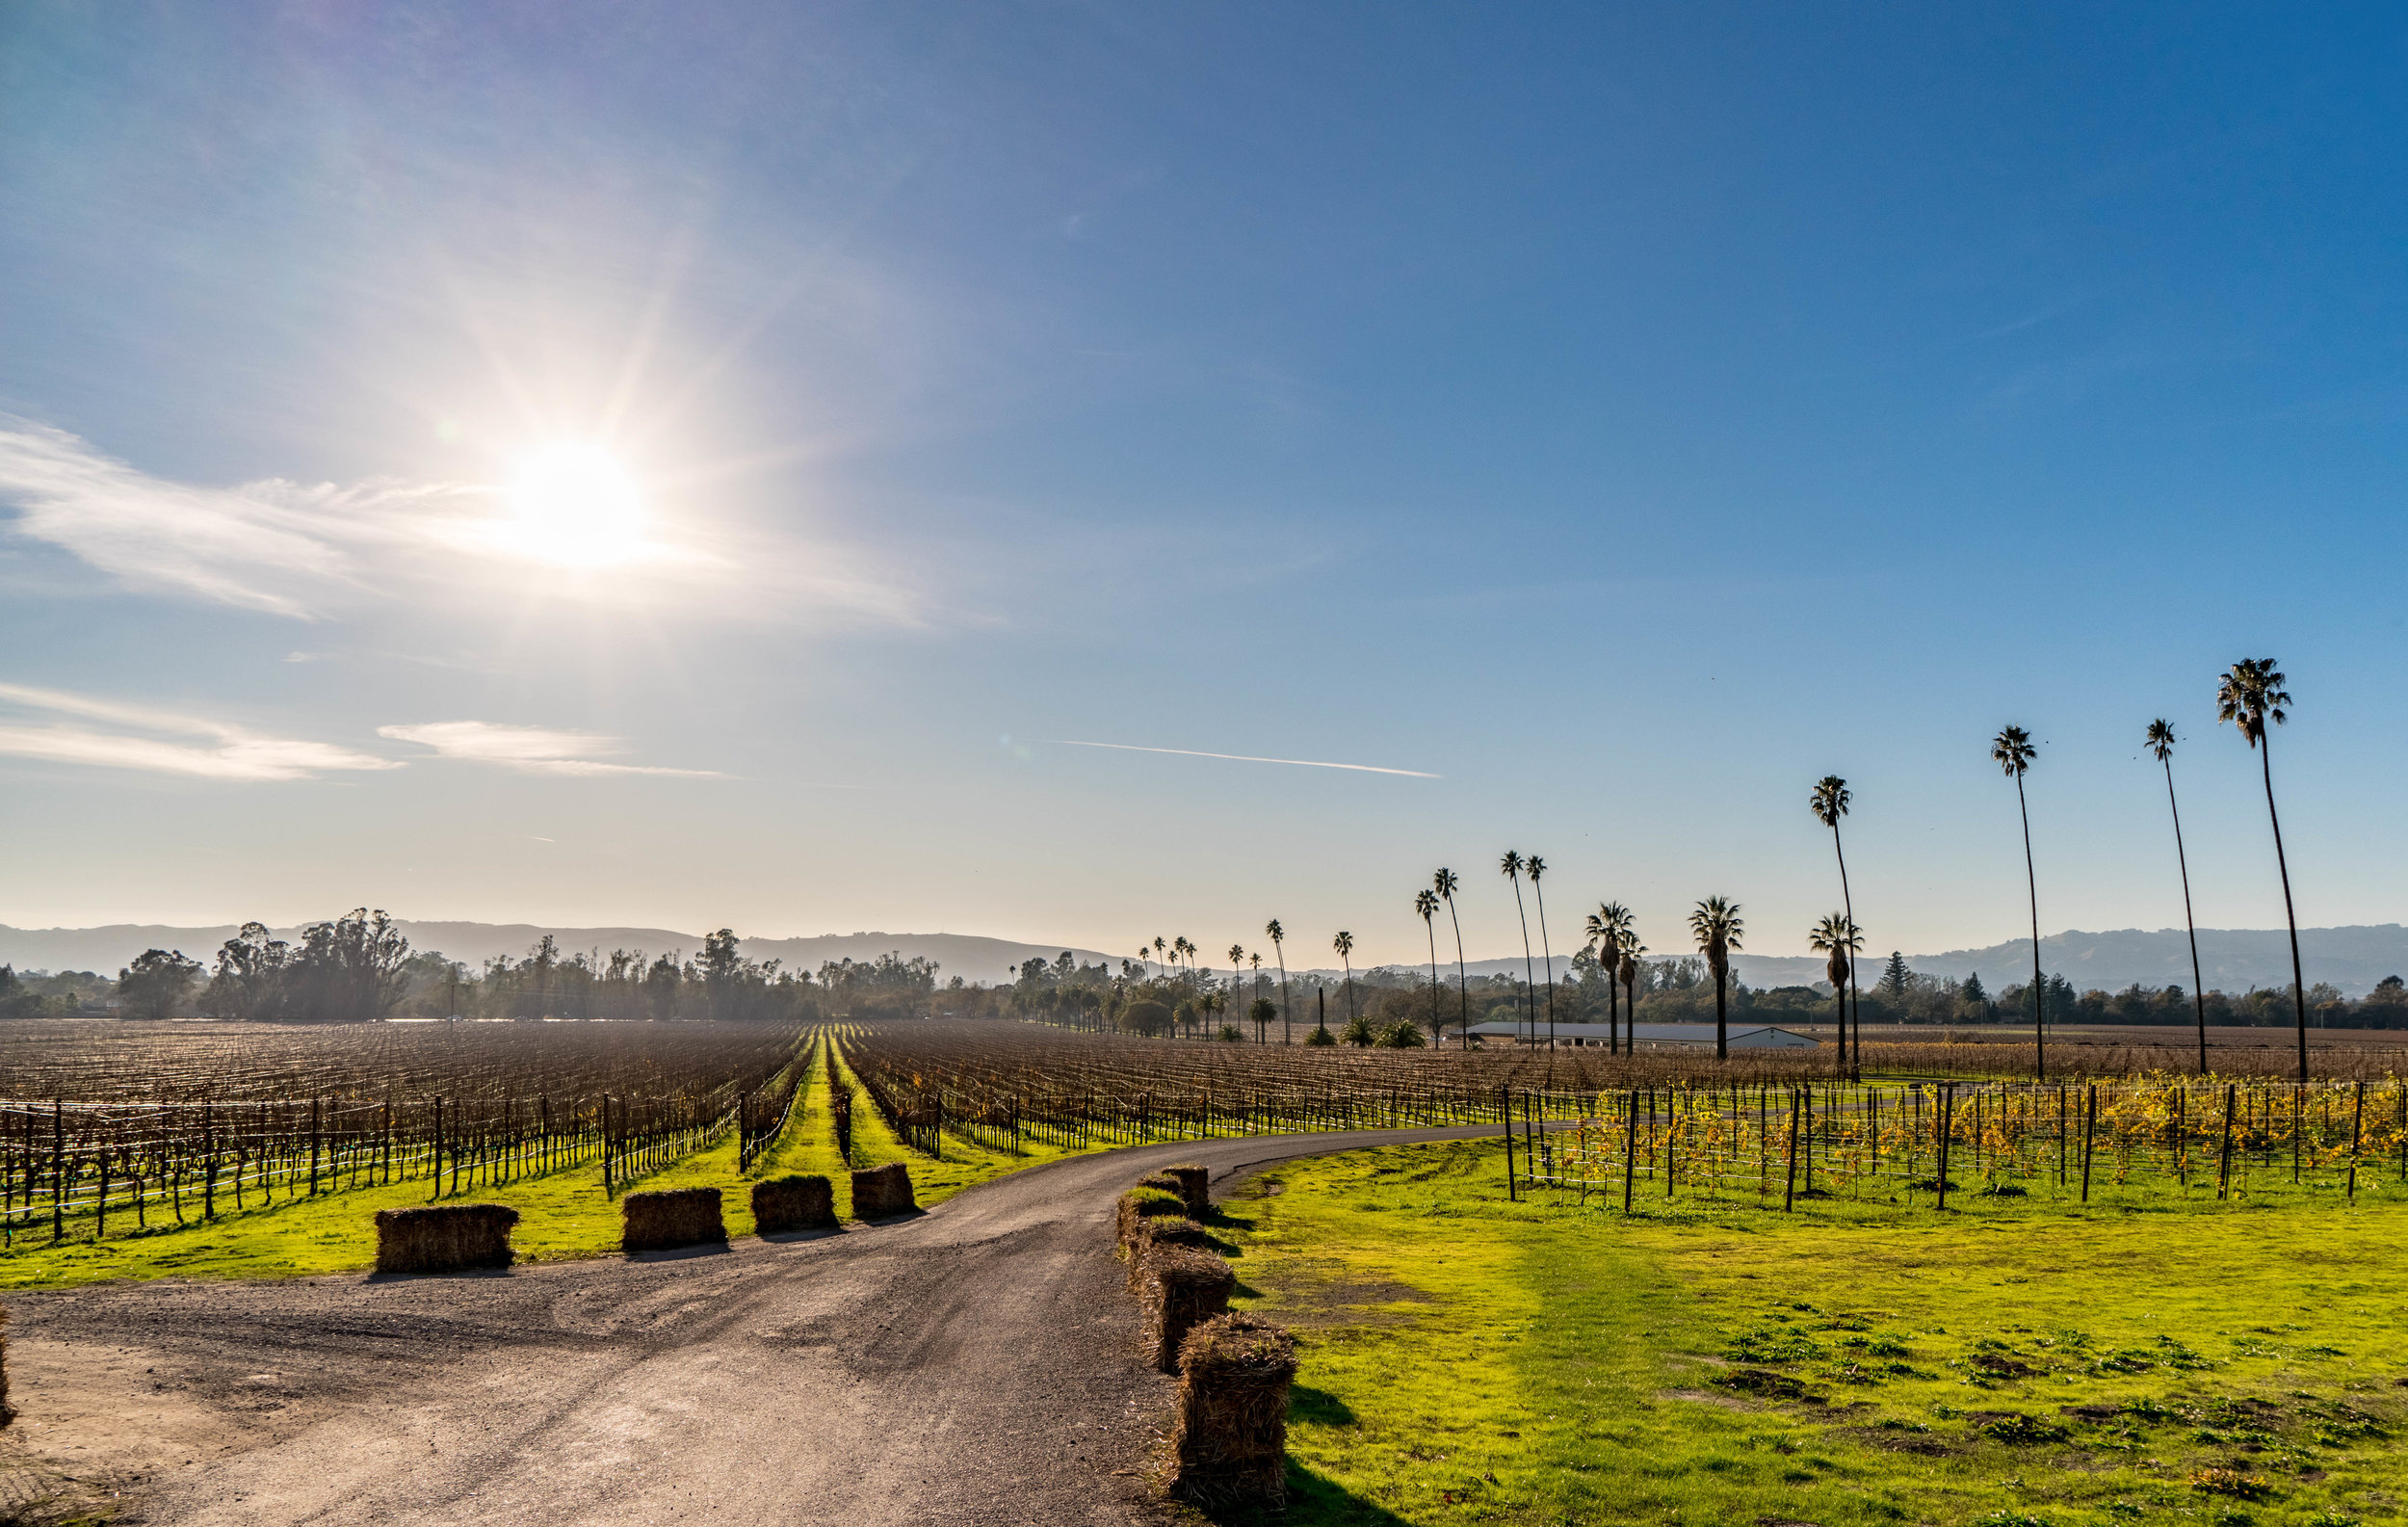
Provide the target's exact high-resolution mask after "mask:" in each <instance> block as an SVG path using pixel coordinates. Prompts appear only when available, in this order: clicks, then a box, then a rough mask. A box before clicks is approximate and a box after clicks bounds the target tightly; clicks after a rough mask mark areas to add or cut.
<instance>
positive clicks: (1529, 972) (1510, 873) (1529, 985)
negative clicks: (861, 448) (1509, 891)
mask: <svg viewBox="0 0 2408 1527" xmlns="http://www.w3.org/2000/svg"><path fill="white" fill-rule="evenodd" d="M1497 872H1498V873H1499V874H1501V875H1503V876H1504V877H1505V879H1506V880H1509V881H1511V882H1513V909H1514V911H1515V912H1516V913H1518V914H1519V915H1520V916H1521V919H1522V987H1523V990H1524V994H1525V995H1526V996H1527V997H1528V998H1529V999H1530V1000H1529V1001H1528V1002H1527V1003H1526V1004H1525V1006H1526V1007H1527V1008H1528V1009H1529V1012H1530V1035H1531V1043H1532V1044H1536V1043H1537V1042H1538V1002H1537V997H1538V969H1537V967H1536V966H1535V965H1533V964H1532V963H1531V914H1530V913H1528V912H1526V911H1523V910H1522V856H1521V855H1519V854H1516V853H1514V852H1513V850H1511V849H1507V850H1505V857H1504V858H1501V859H1499V860H1498V861H1497Z"/></svg>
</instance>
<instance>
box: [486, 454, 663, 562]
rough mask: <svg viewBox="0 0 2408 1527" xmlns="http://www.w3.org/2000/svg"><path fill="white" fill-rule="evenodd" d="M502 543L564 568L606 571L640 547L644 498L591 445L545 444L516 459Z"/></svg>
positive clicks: (630, 476) (628, 477)
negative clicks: (503, 541) (589, 568)
mask: <svg viewBox="0 0 2408 1527" xmlns="http://www.w3.org/2000/svg"><path fill="white" fill-rule="evenodd" d="M643 528H644V512H643V496H642V494H641V492H640V491H639V490H638V488H637V485H636V479H635V477H634V475H633V474H632V473H630V472H629V471H628V470H627V468H626V467H624V466H622V465H621V464H620V463H619V461H618V460H617V459H616V458H615V457H614V456H612V455H611V454H610V453H609V452H608V451H604V450H602V449H600V448H598V447H596V446H591V445H586V444H580V443H574V442H564V443H562V444H558V445H548V446H545V447H544V448H543V449H542V450H540V451H537V452H536V453H535V454H534V455H533V456H530V457H528V458H527V459H526V461H523V462H521V463H520V465H519V468H518V477H517V480H516V481H515V482H513V483H512V484H511V485H510V519H509V520H508V521H507V522H506V523H505V525H504V526H503V535H504V538H505V539H506V540H508V541H509V542H510V545H511V546H512V547H513V548H515V549H516V550H517V551H519V552H520V553H522V554H523V555H526V556H529V557H533V558H536V559H537V560H538V561H542V562H549V563H557V564H559V565H560V566H567V567H608V566H613V565H615V564H617V563H623V562H627V561H629V560H631V559H632V558H634V557H635V556H636V555H637V554H638V553H640V552H641V550H642V549H643Z"/></svg>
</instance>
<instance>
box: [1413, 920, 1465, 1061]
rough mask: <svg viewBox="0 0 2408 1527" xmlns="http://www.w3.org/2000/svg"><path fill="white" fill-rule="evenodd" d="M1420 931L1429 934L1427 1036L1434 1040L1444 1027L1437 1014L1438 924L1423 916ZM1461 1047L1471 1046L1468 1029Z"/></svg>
mask: <svg viewBox="0 0 2408 1527" xmlns="http://www.w3.org/2000/svg"><path fill="white" fill-rule="evenodd" d="M1422 932H1424V933H1426V934H1427V935H1429V1037H1430V1039H1431V1040H1433V1041H1435V1040H1437V1039H1438V1036H1439V1034H1440V1033H1441V1032H1442V1030H1443V1029H1444V1027H1445V1024H1444V1021H1443V1020H1442V1019H1440V1017H1439V1016H1438V925H1437V924H1436V923H1433V922H1431V921H1430V920H1429V919H1428V918H1426V917H1425V918H1423V919H1422ZM1463 1047H1464V1048H1465V1049H1470V1048H1471V1047H1472V1036H1471V1034H1470V1033H1469V1031H1466V1032H1465V1034H1464V1036H1463Z"/></svg>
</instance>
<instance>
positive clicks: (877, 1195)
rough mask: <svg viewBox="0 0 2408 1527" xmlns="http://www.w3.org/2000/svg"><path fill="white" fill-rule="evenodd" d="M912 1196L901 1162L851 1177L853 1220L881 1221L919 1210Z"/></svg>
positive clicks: (907, 1176) (893, 1162)
mask: <svg viewBox="0 0 2408 1527" xmlns="http://www.w3.org/2000/svg"><path fill="white" fill-rule="evenodd" d="M919 1207H920V1206H919V1204H918V1203H916V1202H914V1201H913V1199H912V1197H911V1173H910V1172H908V1171H906V1170H905V1169H904V1167H903V1163H902V1162H900V1161H890V1162H888V1163H887V1164H886V1165H885V1166H883V1167H871V1168H868V1169H866V1170H864V1171H860V1172H854V1173H853V1174H852V1217H853V1218H854V1219H856V1220H884V1219H889V1218H891V1217H893V1216H895V1215H898V1214H909V1213H911V1212H912V1211H914V1210H915V1209H917V1208H919Z"/></svg>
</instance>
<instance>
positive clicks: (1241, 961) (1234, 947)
mask: <svg viewBox="0 0 2408 1527" xmlns="http://www.w3.org/2000/svg"><path fill="white" fill-rule="evenodd" d="M1244 980H1245V946H1244V945H1243V944H1231V945H1230V946H1229V991H1230V995H1231V996H1233V997H1234V996H1235V995H1236V994H1237V990H1238V987H1239V986H1240V985H1241V984H1242V983H1243V981H1244Z"/></svg>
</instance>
